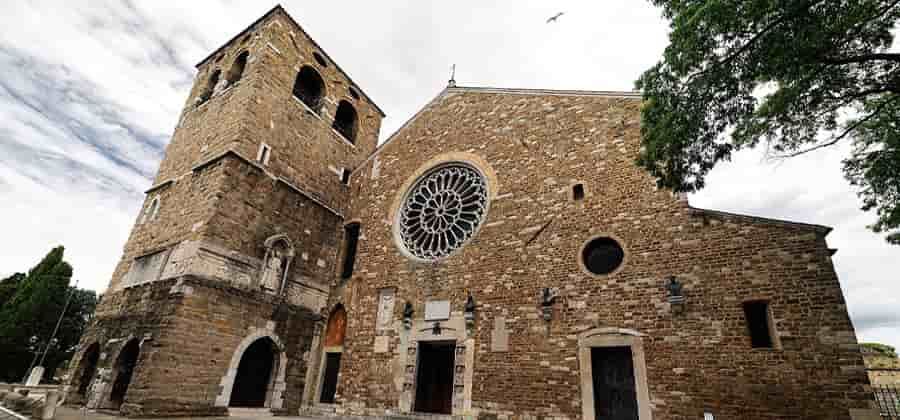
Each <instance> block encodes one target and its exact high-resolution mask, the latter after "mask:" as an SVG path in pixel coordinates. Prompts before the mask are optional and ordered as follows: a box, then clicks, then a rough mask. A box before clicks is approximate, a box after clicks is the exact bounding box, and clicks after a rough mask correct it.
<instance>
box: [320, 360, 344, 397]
mask: <svg viewBox="0 0 900 420" xmlns="http://www.w3.org/2000/svg"><path fill="white" fill-rule="evenodd" d="M340 370H341V354H340V353H325V377H324V378H322V396H321V397H320V398H319V402H323V403H328V404H331V403H334V395H335V394H336V393H337V381H338V372H339V371H340Z"/></svg>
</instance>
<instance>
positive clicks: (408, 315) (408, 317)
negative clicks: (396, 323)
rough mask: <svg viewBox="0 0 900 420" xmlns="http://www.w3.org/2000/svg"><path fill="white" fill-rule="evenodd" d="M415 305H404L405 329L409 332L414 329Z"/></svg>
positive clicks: (410, 303)
mask: <svg viewBox="0 0 900 420" xmlns="http://www.w3.org/2000/svg"><path fill="white" fill-rule="evenodd" d="M413 313H414V311H413V305H412V302H410V301H408V300H407V301H406V303H405V304H404V305H403V327H405V328H406V329H407V330H408V329H410V328H412V317H413Z"/></svg>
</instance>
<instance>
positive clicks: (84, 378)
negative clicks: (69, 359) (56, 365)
mask: <svg viewBox="0 0 900 420" xmlns="http://www.w3.org/2000/svg"><path fill="white" fill-rule="evenodd" d="M99 361H100V344H98V343H94V344H91V345H90V346H88V348H87V350H85V351H84V354H83V355H82V356H81V363H79V364H78V368H79V370H80V374H79V375H78V383H77V384H76V385H77V386H78V391H77V392H78V395H79V396H81V397H82V398H83V397H85V396H86V395H87V390H88V387H89V386H90V385H91V380H93V379H94V374H95V373H97V362H99Z"/></svg>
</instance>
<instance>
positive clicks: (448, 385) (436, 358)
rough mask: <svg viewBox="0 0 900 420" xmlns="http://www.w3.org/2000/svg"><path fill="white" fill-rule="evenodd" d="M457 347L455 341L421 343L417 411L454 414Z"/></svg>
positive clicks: (417, 376) (417, 378)
mask: <svg viewBox="0 0 900 420" xmlns="http://www.w3.org/2000/svg"><path fill="white" fill-rule="evenodd" d="M455 348H456V346H455V344H454V343H421V344H420V346H419V368H418V373H417V375H416V405H415V408H414V410H415V411H419V412H423V413H437V414H451V411H452V410H453V364H454V363H453V362H454V357H455V353H456V352H455Z"/></svg>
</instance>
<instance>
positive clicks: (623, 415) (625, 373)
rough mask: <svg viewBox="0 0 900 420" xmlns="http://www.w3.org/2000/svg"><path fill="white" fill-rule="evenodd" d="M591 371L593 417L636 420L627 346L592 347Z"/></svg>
mask: <svg viewBox="0 0 900 420" xmlns="http://www.w3.org/2000/svg"><path fill="white" fill-rule="evenodd" d="M591 370H592V374H593V384H594V413H595V415H596V418H597V420H601V419H602V420H638V408H637V392H636V390H635V386H634V364H633V362H632V359H631V348H630V347H595V348H592V349H591Z"/></svg>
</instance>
